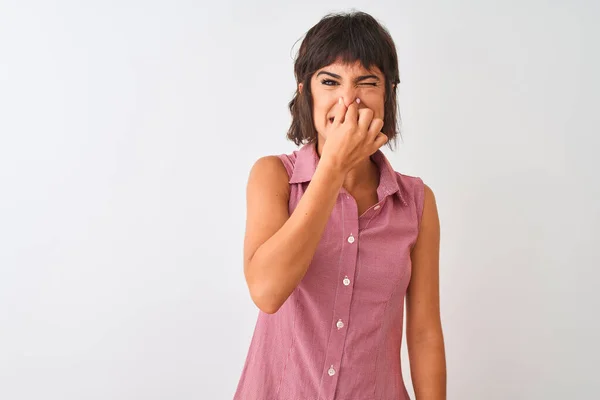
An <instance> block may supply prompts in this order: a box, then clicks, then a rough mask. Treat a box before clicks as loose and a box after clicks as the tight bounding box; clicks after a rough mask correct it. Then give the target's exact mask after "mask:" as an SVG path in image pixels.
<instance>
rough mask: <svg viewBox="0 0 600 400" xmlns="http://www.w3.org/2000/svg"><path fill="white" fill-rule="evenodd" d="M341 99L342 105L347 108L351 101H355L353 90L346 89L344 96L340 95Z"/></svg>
mask: <svg viewBox="0 0 600 400" xmlns="http://www.w3.org/2000/svg"><path fill="white" fill-rule="evenodd" d="M342 98H343V99H344V104H346V107H348V106H349V105H350V104H352V102H353V101H356V91H355V90H353V89H347V90H346V91H345V92H344V94H342Z"/></svg>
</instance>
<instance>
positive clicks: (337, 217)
mask: <svg viewBox="0 0 600 400" xmlns="http://www.w3.org/2000/svg"><path fill="white" fill-rule="evenodd" d="M279 157H280V158H281V160H282V162H283V164H284V165H285V168H286V169H287V171H288V174H289V176H290V180H289V183H290V202H289V210H290V213H291V212H293V211H294V208H295V207H296V205H297V204H298V201H299V200H300V198H301V197H302V195H303V194H304V191H305V190H306V188H307V186H308V184H309V182H310V180H311V178H312V176H313V174H314V172H315V170H316V167H317V163H318V161H319V156H318V154H317V152H316V149H315V145H314V144H307V145H304V146H303V147H302V148H301V149H299V150H297V151H294V152H293V153H292V154H289V155H286V154H283V155H280V156H279ZM371 158H372V160H373V161H374V162H375V163H376V164H377V165H378V167H379V172H380V180H379V187H378V188H377V196H378V200H379V201H378V202H377V204H375V205H373V206H372V207H371V208H369V209H368V210H367V211H365V212H364V213H363V214H362V215H361V216H360V217H359V216H358V208H357V204H356V202H355V200H354V198H353V197H352V196H351V195H350V194H349V193H348V192H347V191H346V190H345V189H343V188H342V189H341V190H340V192H339V195H338V199H337V202H336V204H335V206H334V209H333V211H332V213H331V216H330V218H329V221H328V224H327V227H326V228H325V232H324V233H323V236H322V237H321V240H320V242H319V245H318V248H317V251H316V253H315V255H314V257H313V259H312V261H311V264H310V267H309V269H308V271H307V273H306V275H305V276H304V278H303V279H302V281H301V282H300V284H299V285H298V286H297V287H296V289H295V290H294V291H293V292H292V294H291V295H290V297H289V298H288V299H287V300H286V301H285V303H284V304H283V305H282V306H281V308H280V309H279V310H278V311H277V312H276V313H275V314H266V313H264V312H262V311H259V315H258V320H257V322H256V326H255V330H254V334H253V336H252V341H251V344H250V349H249V351H248V354H247V357H246V361H245V364H244V368H243V370H242V373H241V378H240V380H239V383H238V387H237V391H236V393H235V397H234V400H405V399H409V396H408V393H407V390H406V388H405V386H404V381H403V379H402V366H401V362H400V346H401V344H402V325H403V316H404V298H405V294H406V289H407V287H408V284H409V281H410V276H411V258H410V252H411V249H412V247H413V245H414V244H415V241H416V239H417V234H418V232H419V223H420V219H421V214H422V210H423V193H424V192H423V190H424V185H423V181H422V180H421V179H420V178H417V177H411V176H407V175H403V174H400V173H398V172H396V171H394V169H393V168H392V166H391V165H390V163H389V161H388V159H387V158H386V157H385V155H384V154H383V153H382V152H381V150H379V151H377V152H376V153H375V154H373V156H372V157H371Z"/></svg>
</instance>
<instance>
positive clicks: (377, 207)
mask: <svg viewBox="0 0 600 400" xmlns="http://www.w3.org/2000/svg"><path fill="white" fill-rule="evenodd" d="M380 208H381V206H380V205H379V204H377V205H376V206H375V208H373V210H379V209H380Z"/></svg>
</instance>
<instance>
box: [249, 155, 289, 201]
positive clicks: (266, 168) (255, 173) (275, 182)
mask: <svg viewBox="0 0 600 400" xmlns="http://www.w3.org/2000/svg"><path fill="white" fill-rule="evenodd" d="M288 182H289V178H288V173H287V171H286V169H285V166H284V165H283V162H282V161H281V160H280V159H279V157H277V156H273V155H269V156H263V157H261V158H259V159H258V160H256V161H255V162H254V165H253V166H252V168H251V170H250V175H249V177H248V186H249V187H250V186H256V185H258V186H263V187H264V186H266V187H269V188H272V189H275V190H277V191H278V192H287V191H288V190H287V189H289V183H288Z"/></svg>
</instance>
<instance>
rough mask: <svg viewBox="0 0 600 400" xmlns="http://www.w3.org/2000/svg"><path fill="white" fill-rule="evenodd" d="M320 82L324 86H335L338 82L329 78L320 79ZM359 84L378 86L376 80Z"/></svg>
mask: <svg viewBox="0 0 600 400" xmlns="http://www.w3.org/2000/svg"><path fill="white" fill-rule="evenodd" d="M321 83H322V84H323V85H325V86H335V85H339V83H338V82H336V81H334V80H331V79H323V80H322V81H321ZM360 85H367V86H378V83H377V82H362V83H360Z"/></svg>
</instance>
